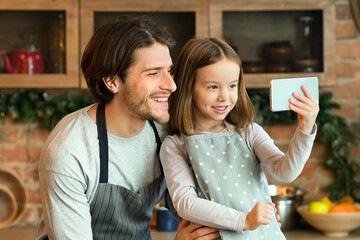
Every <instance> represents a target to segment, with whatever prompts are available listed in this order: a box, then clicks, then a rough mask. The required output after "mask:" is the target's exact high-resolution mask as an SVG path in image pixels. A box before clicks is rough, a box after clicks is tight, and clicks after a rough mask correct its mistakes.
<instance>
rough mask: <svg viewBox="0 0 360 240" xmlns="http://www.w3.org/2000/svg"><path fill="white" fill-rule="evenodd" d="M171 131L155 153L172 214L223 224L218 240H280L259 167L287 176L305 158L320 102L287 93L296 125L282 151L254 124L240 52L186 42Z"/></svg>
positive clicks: (279, 176)
mask: <svg viewBox="0 0 360 240" xmlns="http://www.w3.org/2000/svg"><path fill="white" fill-rule="evenodd" d="M174 80H175V83H176V85H177V90H176V91H175V93H173V94H172V95H171V97H170V99H169V111H170V122H169V133H170V135H171V136H168V137H166V139H165V140H164V142H163V144H162V147H161V152H160V158H161V162H162V165H163V168H164V172H165V177H166V182H167V186H168V189H169V192H170V196H171V198H172V201H173V204H174V207H175V209H176V210H177V212H178V214H179V215H180V216H181V217H182V218H184V219H187V220H189V221H191V222H196V223H200V224H203V225H208V226H211V227H216V228H219V229H221V230H220V232H221V237H222V239H226V240H227V239H251V240H253V239H260V240H261V239H272V240H279V239H285V237H284V235H283V233H282V232H281V230H280V228H279V225H278V223H277V221H276V219H275V217H274V207H273V206H274V205H273V204H272V203H271V197H270V194H269V191H268V183H267V180H266V177H265V175H264V173H263V172H262V168H265V169H266V170H267V171H268V172H269V173H270V174H271V175H272V176H273V177H274V178H275V179H276V180H278V181H282V182H291V181H293V180H294V179H295V178H296V177H297V176H298V175H299V174H300V173H301V171H302V169H303V167H304V164H305V162H306V160H307V159H308V158H309V155H310V152H311V148H312V145H313V141H314V139H315V133H316V125H315V119H316V116H317V113H318V111H319V107H318V105H317V103H316V101H315V100H314V98H313V97H312V96H311V94H310V93H309V91H307V89H306V88H305V87H302V90H303V92H304V93H305V96H302V95H300V94H298V93H293V96H294V97H295V98H296V99H297V100H295V99H290V100H289V105H290V109H291V110H292V111H295V112H296V113H298V118H299V123H298V127H297V129H296V131H295V134H294V137H293V139H292V141H291V143H290V145H289V149H288V151H287V153H286V154H284V153H283V152H281V151H280V150H279V149H278V148H277V147H276V146H275V145H274V142H273V140H272V139H271V138H270V137H269V136H268V135H267V134H266V132H265V131H264V130H263V128H261V127H260V126H259V125H258V124H256V123H254V118H255V113H254V108H253V105H252V103H251V101H250V99H249V97H248V95H247V93H246V89H245V86H244V82H243V79H242V66H241V62H240V59H239V57H238V55H237V54H236V53H235V51H234V50H233V49H232V48H231V47H230V46H229V45H228V44H227V43H225V42H224V41H222V40H217V39H211V38H210V39H192V40H190V41H189V42H188V43H187V44H186V45H185V46H184V48H183V50H182V52H181V53H180V56H179V59H178V62H177V64H176V67H175V73H174Z"/></svg>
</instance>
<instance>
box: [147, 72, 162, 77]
mask: <svg viewBox="0 0 360 240" xmlns="http://www.w3.org/2000/svg"><path fill="white" fill-rule="evenodd" d="M158 74H159V73H158V72H149V74H148V75H149V76H154V77H155V76H157V75H158Z"/></svg>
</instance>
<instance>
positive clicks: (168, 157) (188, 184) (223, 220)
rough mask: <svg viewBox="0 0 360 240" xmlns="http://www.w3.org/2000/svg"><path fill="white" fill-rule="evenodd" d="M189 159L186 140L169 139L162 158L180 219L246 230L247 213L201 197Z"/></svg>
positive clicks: (175, 137)
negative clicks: (187, 159) (244, 228)
mask: <svg viewBox="0 0 360 240" xmlns="http://www.w3.org/2000/svg"><path fill="white" fill-rule="evenodd" d="M186 158H187V153H186V150H185V143H184V141H182V140H181V139H180V138H179V137H177V136H168V137H166V138H165V140H164V142H163V144H162V145H161V150H160V159H161V163H162V165H163V169H164V173H165V178H166V184H167V187H168V189H169V193H170V196H171V199H172V201H173V204H174V207H175V209H176V211H177V213H178V214H179V216H180V217H182V218H183V219H186V220H188V221H191V222H195V223H198V224H202V225H205V226H210V227H214V228H219V229H227V230H233V231H238V232H240V231H242V230H243V227H244V223H245V219H246V217H247V213H245V212H239V211H237V210H235V209H232V208H228V207H225V206H223V205H221V204H218V203H215V202H212V201H210V200H206V199H202V198H199V197H198V196H197V194H196V189H195V181H194V177H193V173H192V170H191V169H190V167H189V165H188V163H187V161H186Z"/></svg>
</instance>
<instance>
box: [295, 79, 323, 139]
mask: <svg viewBox="0 0 360 240" xmlns="http://www.w3.org/2000/svg"><path fill="white" fill-rule="evenodd" d="M301 90H302V91H303V92H304V94H305V96H303V95H301V94H299V93H296V92H294V93H293V94H292V95H293V96H294V97H295V98H296V99H293V98H290V100H289V101H290V106H289V108H290V110H292V111H294V112H296V113H297V114H298V119H299V129H300V130H302V131H303V132H304V133H307V134H311V133H312V129H313V127H314V124H315V120H316V117H317V115H318V113H319V105H318V104H317V103H316V100H315V99H314V97H313V96H312V95H311V93H310V92H309V91H308V90H307V89H306V87H305V86H301Z"/></svg>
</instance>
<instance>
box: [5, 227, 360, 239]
mask: <svg viewBox="0 0 360 240" xmlns="http://www.w3.org/2000/svg"><path fill="white" fill-rule="evenodd" d="M36 231H37V227H33V226H25V227H12V228H9V229H0V239H11V240H33V239H34V237H35V235H36V234H35V233H36ZM175 235H176V232H159V231H157V230H156V229H155V228H152V229H151V236H152V238H153V240H174V237H175ZM285 236H286V238H287V240H360V228H358V229H357V230H355V231H353V232H351V233H350V235H349V236H347V237H341V238H340V237H338V238H334V237H327V236H325V235H323V234H322V233H321V232H318V231H316V230H314V229H313V228H311V227H309V226H306V225H303V226H301V228H299V229H295V230H291V231H287V232H285Z"/></svg>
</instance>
